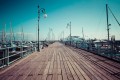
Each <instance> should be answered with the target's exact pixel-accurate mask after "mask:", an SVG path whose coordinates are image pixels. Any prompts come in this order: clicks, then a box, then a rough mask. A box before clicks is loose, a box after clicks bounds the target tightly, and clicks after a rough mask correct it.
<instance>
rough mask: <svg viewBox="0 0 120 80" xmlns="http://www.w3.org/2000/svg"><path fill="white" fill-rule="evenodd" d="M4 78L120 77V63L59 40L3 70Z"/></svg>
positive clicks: (91, 79)
mask: <svg viewBox="0 0 120 80" xmlns="http://www.w3.org/2000/svg"><path fill="white" fill-rule="evenodd" d="M0 80H120V64H119V63H116V62H113V61H110V60H108V59H106V58H102V57H99V56H97V55H94V54H92V53H89V52H86V51H83V50H80V49H79V50H78V49H74V48H72V47H66V46H64V45H62V44H60V43H58V42H56V43H54V44H52V45H50V46H49V47H48V48H45V49H43V50H42V51H41V52H39V53H38V52H36V53H34V54H31V55H29V56H28V57H26V58H24V59H22V60H20V61H18V62H16V63H15V64H13V65H12V66H10V67H9V68H7V69H5V70H3V71H1V72H0Z"/></svg>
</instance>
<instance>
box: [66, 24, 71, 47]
mask: <svg viewBox="0 0 120 80" xmlns="http://www.w3.org/2000/svg"><path fill="white" fill-rule="evenodd" d="M68 26H69V28H70V45H71V22H70V23H68V24H67V27H68Z"/></svg>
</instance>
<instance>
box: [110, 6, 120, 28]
mask: <svg viewBox="0 0 120 80" xmlns="http://www.w3.org/2000/svg"><path fill="white" fill-rule="evenodd" d="M108 9H109V10H110V12H111V14H112V15H113V17H114V18H115V20H116V22H117V23H118V25H119V26H120V23H119V22H118V20H117V18H116V17H115V15H114V14H113V12H112V10H111V9H110V8H109V7H108Z"/></svg>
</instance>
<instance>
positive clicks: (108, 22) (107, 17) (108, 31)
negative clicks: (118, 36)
mask: <svg viewBox="0 0 120 80" xmlns="http://www.w3.org/2000/svg"><path fill="white" fill-rule="evenodd" d="M106 17H107V34H108V41H109V40H110V39H109V35H110V34H109V26H110V25H109V21H108V4H106Z"/></svg>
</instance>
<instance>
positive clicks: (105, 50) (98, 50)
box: [64, 42, 120, 62]
mask: <svg viewBox="0 0 120 80" xmlns="http://www.w3.org/2000/svg"><path fill="white" fill-rule="evenodd" d="M64 44H65V45H69V46H72V47H75V48H80V49H83V50H86V51H88V52H92V53H94V54H97V55H100V56H103V57H106V58H109V59H112V60H115V61H118V62H120V50H117V49H112V48H111V47H109V46H110V45H109V46H107V47H103V46H97V47H95V46H92V44H88V43H83V42H82V43H79V42H78V43H77V42H76V43H74V42H72V43H71V45H70V43H69V42H64Z"/></svg>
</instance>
